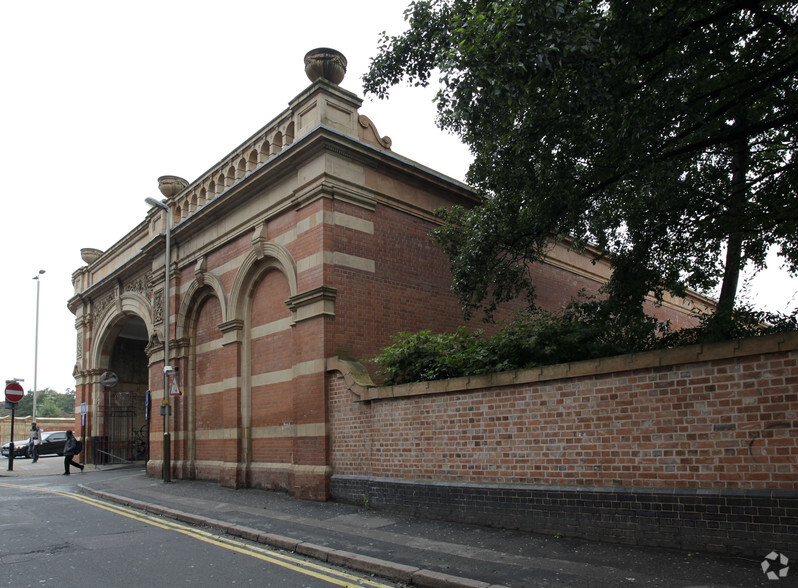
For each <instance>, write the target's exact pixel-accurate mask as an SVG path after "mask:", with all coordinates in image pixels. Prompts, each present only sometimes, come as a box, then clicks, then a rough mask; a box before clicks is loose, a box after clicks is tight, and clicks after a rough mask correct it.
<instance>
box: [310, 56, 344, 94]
mask: <svg viewBox="0 0 798 588" xmlns="http://www.w3.org/2000/svg"><path fill="white" fill-rule="evenodd" d="M346 65H347V61H346V57H344V54H343V53H340V52H339V51H336V50H335V49H329V48H327V47H319V48H318V49H312V50H310V51H308V52H307V53H306V54H305V75H307V76H308V79H309V80H310V81H311V82H315V81H316V80H318V79H319V78H324V79H325V80H328V81H330V82H332V83H333V84H335V85H336V86H337V85H338V84H340V83H341V82H342V81H343V79H344V76H345V75H346Z"/></svg>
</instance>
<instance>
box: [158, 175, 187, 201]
mask: <svg viewBox="0 0 798 588" xmlns="http://www.w3.org/2000/svg"><path fill="white" fill-rule="evenodd" d="M186 186H188V182H187V181H186V180H184V179H183V178H178V177H177V176H161V177H160V178H158V189H159V190H160V191H161V194H163V195H164V196H166V197H167V198H171V197H172V196H174V195H175V194H180V192H182V191H183V190H185V189H186Z"/></svg>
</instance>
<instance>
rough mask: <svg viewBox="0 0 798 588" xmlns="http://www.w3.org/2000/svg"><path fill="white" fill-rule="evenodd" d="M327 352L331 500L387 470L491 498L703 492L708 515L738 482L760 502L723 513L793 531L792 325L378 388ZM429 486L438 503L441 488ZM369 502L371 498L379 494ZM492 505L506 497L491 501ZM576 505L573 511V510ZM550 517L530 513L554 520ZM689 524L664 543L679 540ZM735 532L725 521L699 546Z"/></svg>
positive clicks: (797, 470)
mask: <svg viewBox="0 0 798 588" xmlns="http://www.w3.org/2000/svg"><path fill="white" fill-rule="evenodd" d="M336 365H337V367H338V368H339V369H340V370H341V371H339V372H335V371H333V372H330V373H331V376H330V380H329V394H330V404H331V416H330V424H331V439H332V442H331V463H332V466H333V471H334V476H333V493H334V494H336V493H337V494H338V495H339V497H342V498H344V499H346V497H347V496H346V494H347V493H351V492H353V490H352V488H358V489H357V490H354V491H357V492H362V491H363V488H365V487H367V486H368V484H372V486H373V485H374V481H375V480H378V481H379V487H380V488H381V490H380V492H386V490H385V488H386V487H387V486H390V482H392V481H395V482H396V483H401V484H405V485H406V484H407V483H413V484H416V485H419V484H420V485H421V486H424V485H425V484H426V483H433V484H435V485H437V487H438V488H440V487H441V486H440V485H441V484H443V485H444V486H445V485H446V484H452V485H463V484H466V485H471V486H469V488H471V490H474V489H475V488H477V487H482V488H486V489H488V490H490V489H491V488H492V490H491V491H490V492H488V490H485V491H484V492H477V494H478V495H480V496H481V497H482V498H481V499H482V500H486V498H485V496H486V495H487V494H491V495H494V498H495V492H493V491H494V490H495V489H496V488H497V487H499V486H505V487H512V488H514V489H518V488H519V487H520V488H526V489H528V490H536V491H537V492H538V494H540V493H543V494H547V493H550V491H551V490H553V489H563V488H564V489H566V490H567V491H568V493H570V494H571V495H572V497H573V496H576V495H578V494H580V493H584V492H588V491H595V490H596V489H598V490H600V491H601V493H602V494H601V496H602V497H603V498H606V496H607V494H606V493H607V492H608V491H610V492H616V493H617V492H619V491H620V492H621V493H623V494H624V495H626V496H632V495H635V493H637V494H639V496H641V497H642V496H643V495H646V496H648V497H649V498H646V499H645V502H650V501H651V499H650V497H651V495H652V493H653V494H655V495H657V496H662V495H664V494H667V493H671V494H673V493H675V494H682V495H684V496H693V497H695V496H699V495H700V496H703V497H707V498H708V500H706V501H704V502H705V504H704V503H702V504H704V507H705V508H704V507H702V509H699V510H705V511H707V510H708V512H707V513H705V514H707V515H713V514H714V515H717V514H718V512H713V511H717V510H718V509H723V508H726V507H727V506H728V504H729V502H728V500H729V498H730V497H731V498H733V499H734V500H737V499H738V498H740V497H741V496H742V497H743V498H745V497H746V496H747V497H748V498H747V499H745V500H748V502H745V501H744V502H745V504H746V505H748V507H749V508H751V504H752V503H750V500H753V498H754V496H753V494H752V493H758V494H757V496H756V498H757V500H758V501H759V502H758V504H759V505H760V506H761V507H762V508H765V509H766V510H762V511H761V512H759V511H757V510H756V508H755V509H754V510H753V511H750V510H749V511H748V515H747V517H748V518H747V519H746V518H743V519H740V518H739V517H738V516H737V515H738V514H739V515H740V516H743V513H744V512H745V508H746V506H745V505H744V504H743V503H740V505H739V506H740V508H741V511H740V512H739V513H737V512H736V511H735V512H734V513H732V512H728V513H726V514H729V515H730V516H727V517H725V519H724V521H723V525H729V528H731V527H732V526H733V525H739V524H746V523H749V524H750V525H754V526H756V525H758V524H759V523H758V522H757V520H756V519H757V516H755V515H757V514H759V515H761V517H766V518H768V522H769V524H770V525H771V526H770V527H768V528H767V529H766V528H764V527H761V526H758V527H757V529H756V530H757V532H758V533H759V536H758V537H757V539H756V541H763V540H764V539H763V538H762V533H764V534H765V537H767V536H768V533H770V532H771V531H772V532H773V533H774V534H776V535H779V537H774V538H773V541H772V543H778V542H779V541H781V535H782V534H784V535H785V536H787V534H788V533H787V532H788V531H789V532H792V533H793V536H794V537H795V536H798V493H797V492H796V488H798V334H788V335H776V336H770V337H763V338H755V339H748V340H741V341H734V342H729V343H723V344H714V345H706V346H701V345H699V346H693V347H689V348H681V349H674V350H664V351H658V352H650V353H642V354H635V355H629V356H620V357H615V358H607V359H602V360H596V361H586V362H579V363H572V364H563V365H557V366H549V367H544V368H539V369H535V370H526V371H520V372H512V373H505V374H494V375H491V376H479V377H473V378H461V379H456V380H447V381H440V382H431V383H420V384H411V385H405V386H394V387H384V388H376V387H369V386H362V385H359V384H358V383H357V382H356V378H355V377H353V375H352V374H351V373H350V372H349V371H348V370H349V368H348V367H347V366H346V365H344V364H342V363H341V362H339V363H338V364H336V363H335V362H331V363H330V367H331V368H335V367H336ZM355 375H356V374H355ZM357 481H360V482H357ZM364 484H365V486H364ZM386 484H387V486H386ZM347 486H348V487H349V489H346V488H345V487H347ZM373 487H376V486H373ZM388 492H390V491H388ZM486 492H487V494H486ZM533 494H534V493H533ZM530 496H531V495H530ZM763 496H764V497H765V498H767V499H768V500H771V499H772V500H774V501H776V502H772V501H771V502H769V503H767V504H765V503H764V502H762V500H760V499H761V498H763ZM352 498H354V497H352ZM383 498H385V497H383ZM709 498H711V499H712V500H709ZM360 499H361V500H362V497H360ZM439 499H440V500H441V501H442V504H443V505H444V506H443V507H442V508H443V509H444V510H446V511H447V512H449V513H450V514H451V511H452V505H451V504H447V501H446V498H445V496H444V497H443V498H440V497H438V498H436V500H439ZM533 499H534V497H533V496H531V497H530V500H533ZM520 500H521V501H523V500H524V499H520ZM780 500H786V501H787V502H779V501H780ZM635 501H636V502H640V500H638V499H637V498H636V499H635ZM790 501H792V502H790ZM370 502H371V504H372V505H375V506H377V505H378V504H379V497H377V501H376V503H375V500H374V499H371V500H370ZM655 502H657V501H656V500H655ZM661 502H662V501H659V503H658V504H659V505H660V506H658V507H656V508H660V507H661ZM710 503H711V504H710ZM594 506H595V505H594ZM787 507H789V508H787ZM458 508H459V510H461V511H469V512H470V511H472V510H473V505H466V506H464V507H463V506H462V505H461V506H460V507H458ZM496 508H498V509H500V510H506V509H507V504H506V503H503V502H502V500H499V502H498V503H497V505H496ZM656 508H655V510H656ZM682 508H683V505H682ZM785 508H787V510H786V511H785V510H784V509H785ZM773 509H775V511H774V510H773ZM455 510H457V509H455ZM641 510H643V509H642V507H641ZM648 510H650V508H649V509H648ZM677 510H678V509H677ZM565 512H566V514H567V509H566V511H565ZM686 512H691V513H692V514H691V515H690V516H686V517H684V522H690V523H691V525H688V527H690V526H693V525H694V523H695V521H696V520H700V521H702V523H703V524H704V525H707V524H708V523H710V522H712V521H713V520H714V522H715V523H717V525H716V526H718V525H720V526H723V525H721V524H720V522H719V520H718V519H717V517H715V518H714V519H713V517H712V516H708V517H704V516H703V515H700V516H698V517H696V516H694V515H695V511H694V510H692V511H690V510H688V511H686ZM774 513H775V514H774ZM433 514H434V513H433ZM574 514H575V515H578V516H581V517H582V520H583V522H584V512H582V513H581V514H579V513H577V511H576V510H574ZM595 514H596V516H597V517H598V518H601V517H600V516H599V515H600V514H601V513H598V512H596V513H595ZM605 514H606V513H605ZM699 514H700V513H699ZM779 515H781V516H779ZM446 516H448V515H446ZM469 516H470V514H469ZM528 516H531V517H532V518H533V519H534V518H535V517H534V513H532V514H531V515H530V514H529V513H528ZM495 517H496V515H495V512H491V513H490V514H489V515H488V516H487V517H486V518H492V519H494V520H495ZM773 517H775V518H773ZM460 518H462V517H460ZM472 518H473V517H472ZM721 518H723V517H721ZM508 520H509V521H511V522H512V521H513V520H514V517H509V519H508ZM552 522H553V521H544V522H543V523H541V521H540V520H538V521H537V523H536V524H535V525H532V526H536V528H537V529H538V530H544V531H546V530H552V529H551V528H550V527H552V525H551V524H550V523H552ZM554 522H555V523H556V521H554ZM557 525H560V527H562V525H565V526H566V527H568V525H567V524H566V523H557V524H555V525H554V527H555V528H556V527H557ZM750 525H749V526H750ZM521 526H524V525H523V524H521ZM709 526H710V527H711V526H712V525H709ZM749 530H750V529H749ZM647 531H650V529H647ZM556 532H561V531H556ZM686 532H687V530H684V529H683V530H681V531H679V533H678V534H679V535H680V538H679V539H678V540H677V541H673V540H672V541H670V542H669V543H670V544H674V543H677V544H678V545H677V546H684V545H685V543H684V541H683V537H681V535H683V534H684V533H686ZM693 532H694V530H693ZM577 534H579V533H577ZM583 534H584V533H583ZM589 534H590V533H588V535H589ZM600 535H601V536H602V537H603V538H606V535H607V531H606V529H604V530H602V531H601V533H600ZM733 535H734V534H733ZM621 540H624V538H623V537H621ZM629 540H630V541H631V540H632V539H631V538H630V539H629ZM633 540H634V541H636V542H639V541H640V538H634V539H633ZM703 541H704V540H699V545H698V548H700V547H701V544H702V542H703ZM745 542H746V540H745V539H742V538H740V537H736V536H733V537H731V538H729V536H728V534H726V536H725V538H722V539H721V540H720V542H717V543H711V544H710V547H711V546H712V545H714V546H715V548H717V549H719V550H726V549H729V548H734V547H736V546H737V545H738V544H743V543H745ZM792 544H795V539H793V540H792ZM782 545H783V543H782ZM704 547H706V545H704ZM749 547H750V546H748V547H743V548H742V550H743V551H751V549H749ZM772 548H775V545H769V546H768V547H767V548H766V549H772Z"/></svg>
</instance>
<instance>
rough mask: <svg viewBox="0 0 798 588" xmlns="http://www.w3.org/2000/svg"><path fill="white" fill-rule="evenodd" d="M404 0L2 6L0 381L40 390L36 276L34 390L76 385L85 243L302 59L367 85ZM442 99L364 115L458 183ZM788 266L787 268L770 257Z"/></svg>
mask: <svg viewBox="0 0 798 588" xmlns="http://www.w3.org/2000/svg"><path fill="white" fill-rule="evenodd" d="M408 4H409V0H399V1H397V0H380V1H379V2H375V1H374V0H362V1H361V0H340V1H339V2H329V1H325V2H322V1H318V0H305V1H304V2H280V3H278V2H270V1H266V0H261V1H259V2H258V1H254V0H224V2H221V1H219V2H210V1H205V0H190V1H182V0H180V1H178V0H157V1H150V0H142V1H139V2H136V3H121V2H108V1H107V0H103V1H81V0H73V1H72V2H64V1H63V0H40V1H39V2H3V3H2V5H1V6H0V56H1V57H0V59H2V62H0V66H1V67H0V72H1V74H0V75H2V92H0V105H1V106H0V123H1V124H0V149H1V150H2V152H0V155H1V156H2V158H1V159H0V161H2V170H3V173H2V194H3V196H2V203H3V212H4V214H3V219H4V223H3V225H4V230H3V236H4V240H3V247H2V276H3V278H4V284H3V287H2V290H1V293H0V305H1V307H2V308H3V310H4V311H5V317H4V321H3V324H4V325H5V326H6V328H5V329H4V330H3V336H2V339H1V341H0V377H2V378H3V379H10V378H14V377H17V378H24V380H25V382H24V384H23V385H24V387H25V389H26V390H32V389H33V384H34V356H35V348H36V346H35V344H34V339H35V331H36V281H35V280H33V279H32V278H33V277H34V276H35V275H37V273H38V271H39V270H40V269H43V270H45V271H46V273H45V274H43V275H42V276H41V286H40V288H41V289H40V302H39V344H38V372H37V373H38V378H37V387H38V389H39V390H42V389H45V388H48V387H49V388H52V389H54V390H56V391H59V392H63V391H65V390H66V389H67V388H74V387H75V382H74V379H73V378H72V369H73V367H74V364H75V341H76V332H75V327H74V316H73V315H72V314H71V313H70V312H69V310H68V309H67V301H68V300H69V299H70V298H71V297H72V296H73V294H74V290H73V287H72V278H71V277H72V273H73V272H74V271H75V270H77V269H78V268H79V267H81V266H82V265H84V263H83V261H82V260H81V258H80V249H81V248H83V247H94V248H97V249H102V250H105V249H107V248H108V247H110V246H111V245H113V244H114V243H115V242H116V241H117V240H119V239H120V238H121V237H122V236H123V235H124V234H125V233H126V232H127V231H129V230H130V229H132V228H133V227H134V226H136V225H137V224H138V223H140V222H141V221H142V220H144V217H145V215H146V213H147V211H148V209H149V207H148V205H146V204H145V202H144V199H145V198H147V197H149V196H151V197H155V198H158V199H160V198H161V197H162V196H161V194H160V192H159V191H158V183H157V178H158V177H159V176H162V175H177V176H180V177H183V178H185V179H186V180H188V181H189V182H191V181H193V180H195V179H196V178H197V177H198V176H200V175H201V174H203V173H204V172H205V171H207V170H208V169H209V168H210V167H212V166H213V165H214V164H215V163H216V162H217V161H219V160H220V159H221V158H222V157H223V156H225V155H226V154H227V153H229V152H230V151H231V150H232V149H234V148H235V147H237V146H238V145H239V144H240V143H241V142H243V141H244V140H245V139H247V138H248V137H249V136H250V135H251V134H252V133H254V132H255V131H257V130H258V129H260V128H261V127H262V126H263V125H264V124H266V123H267V122H268V121H270V120H271V119H272V118H273V117H274V116H276V115H277V114H279V113H280V112H282V111H283V110H284V109H285V108H286V107H287V106H288V102H289V101H290V100H291V99H292V98H293V97H294V96H296V95H297V94H298V93H299V92H301V91H302V90H303V89H304V88H305V87H306V86H307V85H308V84H309V83H310V82H309V81H308V79H307V78H306V77H305V74H304V69H303V57H304V55H305V53H306V52H307V51H308V50H310V49H313V48H316V47H332V48H335V49H337V50H339V51H341V52H342V53H343V54H344V55H345V56H346V57H347V59H348V61H349V68H348V72H347V75H346V78H345V79H344V81H343V82H342V84H341V85H342V86H343V87H344V88H346V89H348V90H350V91H352V92H355V93H356V94H358V95H360V96H363V91H362V84H361V81H360V78H361V76H362V75H363V73H364V72H365V71H366V69H367V67H368V63H369V59H370V58H371V57H373V56H374V55H375V54H376V50H377V43H378V40H379V34H380V32H381V31H384V30H387V31H388V32H389V33H393V34H397V33H399V32H401V31H402V30H403V29H404V27H405V23H404V20H403V12H404V9H405V8H406V6H407V5H408ZM433 93H434V92H433V91H432V90H429V89H428V90H423V89H419V88H407V87H404V86H402V87H399V88H396V89H394V90H393V92H392V94H391V98H390V100H387V101H376V100H373V99H366V100H365V102H364V104H363V106H362V107H361V109H360V112H361V113H362V114H365V115H367V116H369V118H371V120H372V121H373V122H374V124H375V125H376V127H377V130H378V131H379V133H380V135H388V136H390V137H391V139H392V140H393V150H394V151H395V152H396V153H398V154H400V155H403V156H406V157H409V158H411V159H414V160H416V161H418V162H419V163H422V164H424V165H426V166H428V167H431V168H433V169H435V170H437V171H439V172H441V173H444V174H446V175H449V176H451V177H453V178H455V179H458V180H463V179H464V175H465V171H466V169H467V167H468V164H469V163H470V155H469V153H468V150H467V149H466V148H465V147H463V146H462V145H460V144H459V142H458V141H457V139H455V138H453V137H451V136H448V135H446V134H445V133H443V132H442V131H440V130H438V129H437V128H436V127H435V126H434V119H435V107H434V105H433V104H432V97H433ZM775 266H776V267H778V263H776V264H775ZM795 284H796V283H795V281H792V280H788V279H787V278H786V277H785V276H784V274H783V273H782V272H778V271H770V272H768V275H766V276H764V277H761V278H759V279H758V280H757V281H756V282H754V284H753V285H752V286H751V288H750V298H751V299H754V300H755V301H756V303H757V304H759V305H760V306H764V307H766V308H768V309H770V310H786V309H788V308H789V309H792V308H794V307H795V301H794V300H793V297H794V294H795V292H796V290H798V286H796V285H795Z"/></svg>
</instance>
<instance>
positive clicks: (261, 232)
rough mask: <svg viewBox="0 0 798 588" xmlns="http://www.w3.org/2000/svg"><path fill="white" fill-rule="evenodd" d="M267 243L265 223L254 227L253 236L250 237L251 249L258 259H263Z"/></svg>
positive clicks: (267, 235) (267, 236)
mask: <svg viewBox="0 0 798 588" xmlns="http://www.w3.org/2000/svg"><path fill="white" fill-rule="evenodd" d="M268 242H269V234H268V232H267V230H266V221H263V222H262V223H261V224H259V225H258V226H257V227H255V234H254V235H253V236H252V249H253V250H254V251H255V255H256V256H257V258H258V259H263V258H264V256H265V255H266V251H265V245H266V243H268Z"/></svg>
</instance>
